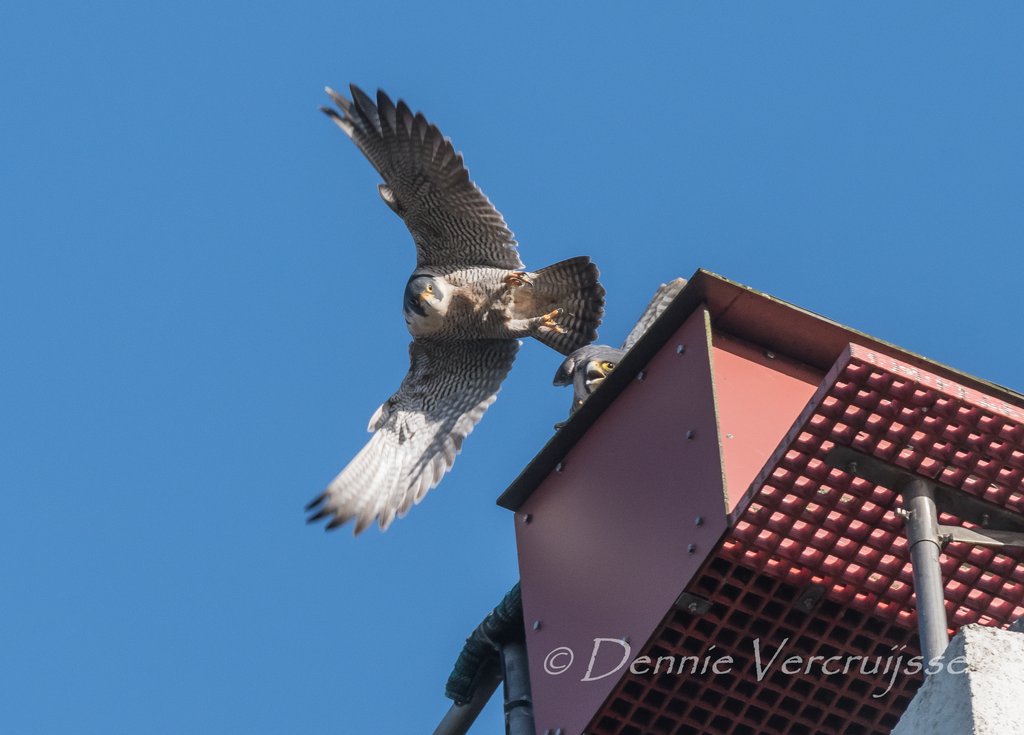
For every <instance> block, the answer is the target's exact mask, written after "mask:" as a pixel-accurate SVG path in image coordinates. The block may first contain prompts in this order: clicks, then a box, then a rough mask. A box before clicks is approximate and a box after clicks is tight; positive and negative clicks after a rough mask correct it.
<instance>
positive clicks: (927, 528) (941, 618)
mask: <svg viewBox="0 0 1024 735" xmlns="http://www.w3.org/2000/svg"><path fill="white" fill-rule="evenodd" d="M902 494H903V502H904V505H905V508H906V510H907V539H908V541H909V542H910V562H911V565H912V567H913V573H914V592H915V593H916V594H917V631H918V636H919V637H920V639H921V654H922V655H923V656H924V660H925V665H926V667H927V664H928V662H929V661H931V660H932V659H934V658H937V657H939V656H941V655H942V654H943V653H944V652H945V650H946V646H948V645H949V631H948V623H947V621H946V606H945V589H944V585H943V582H942V568H941V567H940V566H939V552H940V551H941V550H942V547H941V546H940V540H939V518H938V511H937V510H936V508H935V489H934V488H933V487H932V485H931V483H930V482H928V481H927V480H923V479H920V478H914V479H912V480H911V481H910V482H908V483H907V485H906V486H905V487H904V488H903V491H902Z"/></svg>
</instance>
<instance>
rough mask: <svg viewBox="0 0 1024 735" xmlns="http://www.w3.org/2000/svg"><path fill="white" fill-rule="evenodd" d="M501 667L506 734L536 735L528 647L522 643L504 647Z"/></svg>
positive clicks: (509, 644) (516, 642)
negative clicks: (503, 677)
mask: <svg viewBox="0 0 1024 735" xmlns="http://www.w3.org/2000/svg"><path fill="white" fill-rule="evenodd" d="M501 665H502V668H503V669H504V671H505V732H506V733H507V735H535V733H534V728H533V700H532V699H531V697H530V669H529V664H528V662H527V658H526V645H525V644H523V643H522V642H521V641H514V642H509V643H506V644H505V645H503V646H502V647H501Z"/></svg>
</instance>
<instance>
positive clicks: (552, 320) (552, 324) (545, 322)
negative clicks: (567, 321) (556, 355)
mask: <svg viewBox="0 0 1024 735" xmlns="http://www.w3.org/2000/svg"><path fill="white" fill-rule="evenodd" d="M560 316H562V310H561V309H555V310H554V311H549V312H548V313H547V314H544V315H543V316H542V317H540V325H541V326H542V327H547V328H548V329H553V330H554V331H556V332H558V334H565V333H566V332H568V330H567V329H566V328H565V327H563V326H562V325H561V324H559V323H558V321H557V319H558V317H560Z"/></svg>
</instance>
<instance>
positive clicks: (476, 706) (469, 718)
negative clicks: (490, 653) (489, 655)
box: [434, 659, 532, 735]
mask: <svg viewBox="0 0 1024 735" xmlns="http://www.w3.org/2000/svg"><path fill="white" fill-rule="evenodd" d="M500 683H501V667H500V666H498V661H497V659H495V660H494V661H492V662H491V663H489V664H487V665H486V667H485V668H484V670H483V671H482V672H481V674H480V683H479V684H477V687H476V689H475V690H474V691H473V698H472V699H471V700H469V701H468V702H466V703H465V704H453V705H452V706H451V707H450V708H449V709H448V712H447V714H445V716H444V718H443V719H442V720H441V722H440V724H438V726H437V729H435V730H434V735H465V734H466V733H467V732H469V728H471V727H472V726H473V723H474V722H476V718H477V717H478V716H479V715H480V711H481V710H483V708H484V705H486V704H487V702H488V700H490V698H491V695H492V694H494V690H495V689H497V688H498V684H500ZM531 735H532V733H531Z"/></svg>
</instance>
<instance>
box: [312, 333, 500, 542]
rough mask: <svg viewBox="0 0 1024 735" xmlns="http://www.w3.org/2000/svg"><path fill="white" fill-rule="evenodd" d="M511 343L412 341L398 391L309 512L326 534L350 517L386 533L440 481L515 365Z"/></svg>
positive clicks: (361, 525)
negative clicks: (321, 523) (377, 525)
mask: <svg viewBox="0 0 1024 735" xmlns="http://www.w3.org/2000/svg"><path fill="white" fill-rule="evenodd" d="M518 350H519V342H518V341H516V340H474V341H456V342H442V341H437V340H430V339H418V340H414V341H413V342H412V343H410V345H409V362H410V366H409V372H408V373H407V374H406V376H405V379H404V380H403V381H402V385H401V387H400V388H399V389H398V392H397V393H395V394H394V395H393V396H391V398H389V399H388V400H387V401H385V402H384V404H383V405H382V406H381V407H380V408H378V409H377V411H376V413H374V415H373V417H372V418H371V419H370V425H369V427H368V428H369V430H370V431H373V432H375V433H374V435H373V437H372V438H371V439H370V441H369V442H368V443H367V444H366V446H365V447H363V448H362V450H361V451H360V452H359V454H357V455H356V456H355V458H354V459H353V460H352V461H351V462H349V463H348V466H347V467H345V469H344V470H342V471H341V474H339V475H338V476H337V477H336V478H334V481H333V482H331V484H330V485H329V486H328V488H327V490H326V491H325V492H324V493H323V494H322V495H321V496H320V497H318V498H317V499H316V500H314V501H313V502H312V503H310V505H309V506H308V507H307V510H316V513H315V514H314V515H313V516H311V517H310V519H309V520H310V521H311V522H312V521H316V520H319V519H321V518H326V517H328V516H331V520H330V522H329V523H328V524H327V528H328V529H332V528H335V527H337V526H340V525H341V524H343V523H345V522H346V521H349V520H351V519H355V522H356V523H355V532H356V533H357V534H358V533H361V532H362V531H363V530H364V529H366V527H367V526H369V525H370V524H372V523H373V521H374V519H375V518H379V519H380V527H381V529H382V530H383V529H386V528H387V527H388V526H389V525H390V524H391V521H393V520H394V519H395V517H396V516H398V517H401V516H404V515H405V514H406V512H407V511H408V510H409V509H410V508H411V507H412V506H413V505H415V504H416V503H418V502H420V501H421V500H422V499H423V496H424V495H426V493H427V491H428V490H430V489H431V488H432V487H434V486H435V485H437V483H438V482H440V480H441V477H442V476H443V475H444V473H445V472H447V471H448V470H449V469H450V468H451V466H452V463H453V462H454V461H455V455H456V454H458V452H459V450H460V448H461V447H462V441H463V439H465V438H466V437H467V436H468V435H469V433H470V432H471V431H473V427H474V426H476V424H477V422H478V421H480V418H481V417H482V416H483V415H484V412H485V411H486V410H487V408H488V406H490V405H491V404H492V403H494V400H495V398H496V397H497V393H498V389H499V388H500V386H501V382H502V381H503V380H504V379H505V376H506V375H507V374H508V371H509V369H510V368H511V367H512V363H513V362H514V361H515V359H516V352H517V351H518Z"/></svg>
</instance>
